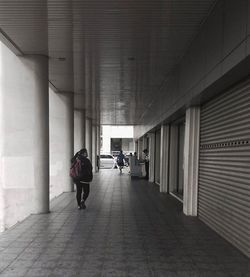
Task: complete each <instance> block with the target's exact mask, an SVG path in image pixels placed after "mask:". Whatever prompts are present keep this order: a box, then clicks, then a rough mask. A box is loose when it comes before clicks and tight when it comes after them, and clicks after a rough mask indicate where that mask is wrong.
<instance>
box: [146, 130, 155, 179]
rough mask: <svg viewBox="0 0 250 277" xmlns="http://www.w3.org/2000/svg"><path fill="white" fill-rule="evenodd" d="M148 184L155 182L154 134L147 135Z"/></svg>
mask: <svg viewBox="0 0 250 277" xmlns="http://www.w3.org/2000/svg"><path fill="white" fill-rule="evenodd" d="M148 137H149V149H148V151H149V182H154V180H155V134H154V133H149V134H148Z"/></svg>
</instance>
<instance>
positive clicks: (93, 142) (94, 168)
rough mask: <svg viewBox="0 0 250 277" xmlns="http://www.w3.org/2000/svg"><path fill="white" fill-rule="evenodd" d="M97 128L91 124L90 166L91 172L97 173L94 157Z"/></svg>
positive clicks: (95, 153)
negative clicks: (91, 167)
mask: <svg viewBox="0 0 250 277" xmlns="http://www.w3.org/2000/svg"><path fill="white" fill-rule="evenodd" d="M96 128H97V126H96V124H92V166H93V171H94V172H97V167H96V155H97V136H96V135H97V130H96Z"/></svg>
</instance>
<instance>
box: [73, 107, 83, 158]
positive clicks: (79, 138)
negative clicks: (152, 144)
mask: <svg viewBox="0 0 250 277" xmlns="http://www.w3.org/2000/svg"><path fill="white" fill-rule="evenodd" d="M85 123H86V122H85V110H74V153H76V152H77V151H79V150H80V149H82V148H84V147H85Z"/></svg>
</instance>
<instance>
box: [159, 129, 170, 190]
mask: <svg viewBox="0 0 250 277" xmlns="http://www.w3.org/2000/svg"><path fill="white" fill-rule="evenodd" d="M169 134H170V128H169V125H161V150H160V151H161V152H160V157H161V158H160V161H161V163H160V192H168V177H169V176H168V175H169V143H170V140H169Z"/></svg>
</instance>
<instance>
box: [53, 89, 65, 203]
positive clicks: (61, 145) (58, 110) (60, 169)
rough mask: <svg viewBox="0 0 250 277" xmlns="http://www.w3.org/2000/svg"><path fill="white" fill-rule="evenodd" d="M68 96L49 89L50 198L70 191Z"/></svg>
mask: <svg viewBox="0 0 250 277" xmlns="http://www.w3.org/2000/svg"><path fill="white" fill-rule="evenodd" d="M67 97H68V96H67V95H64V94H60V93H55V92H54V91H53V90H52V89H49V113H50V116H49V118H50V199H52V198H54V197H56V196H58V195H59V194H61V193H62V192H65V191H69V166H68V156H67V150H66V149H67V147H68V145H69V141H67V138H68V119H67V110H68V108H67V106H68V99H67Z"/></svg>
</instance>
